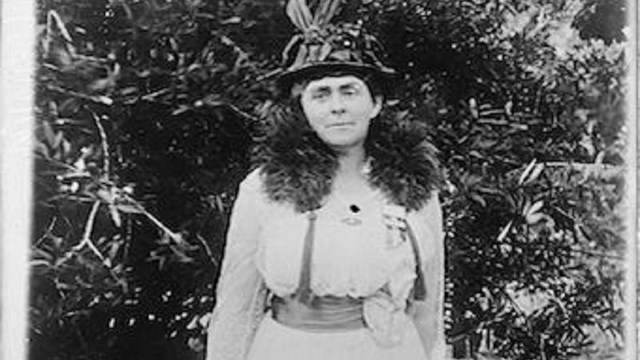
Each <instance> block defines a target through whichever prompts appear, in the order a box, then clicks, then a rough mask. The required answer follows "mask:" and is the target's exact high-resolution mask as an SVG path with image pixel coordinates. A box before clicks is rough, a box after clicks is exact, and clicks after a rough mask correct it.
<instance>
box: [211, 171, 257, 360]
mask: <svg viewBox="0 0 640 360" xmlns="http://www.w3.org/2000/svg"><path fill="white" fill-rule="evenodd" d="M260 196H261V195H260V181H259V174H258V173H257V171H254V172H253V173H251V174H249V176H248V177H247V178H246V179H245V180H244V181H243V182H242V183H241V184H240V189H239V191H238V196H237V198H236V201H235V203H234V205H233V209H232V212H231V219H230V224H229V230H228V232H227V242H226V246H225V253H224V260H223V263H222V270H221V273H220V278H219V280H218V286H217V291H216V296H217V300H216V306H215V308H214V310H213V314H212V317H211V322H210V325H209V334H208V340H207V360H242V359H244V358H245V356H246V353H247V351H248V349H249V346H250V345H251V341H252V340H253V335H254V332H255V329H256V327H257V325H258V322H259V321H260V320H261V318H262V315H263V313H264V302H265V298H266V288H265V286H264V284H263V281H262V278H261V276H260V274H259V273H258V270H257V268H256V265H255V254H256V250H257V236H258V233H259V231H260V227H261V225H260V224H261V222H260V211H261V210H260V202H261V199H260Z"/></svg>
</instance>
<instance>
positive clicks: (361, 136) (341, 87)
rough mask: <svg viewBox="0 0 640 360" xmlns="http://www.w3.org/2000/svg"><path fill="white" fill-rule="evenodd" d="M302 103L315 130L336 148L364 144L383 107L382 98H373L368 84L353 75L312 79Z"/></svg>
mask: <svg viewBox="0 0 640 360" xmlns="http://www.w3.org/2000/svg"><path fill="white" fill-rule="evenodd" d="M300 102H301V104H302V110H303V111H304V114H305V116H306V118H307V121H309V124H310V125H311V127H312V128H313V130H315V131H316V133H317V134H318V136H319V137H320V138H321V139H322V140H323V141H324V142H325V143H326V144H327V145H329V146H330V147H332V148H334V149H336V150H348V149H351V148H355V147H361V146H363V145H364V141H365V139H366V138H367V132H368V131H369V124H370V122H371V119H373V118H374V117H376V116H377V115H378V113H379V112H380V109H381V107H382V99H380V98H375V99H374V98H373V96H372V95H371V93H370V91H369V87H368V86H367V84H366V83H365V82H364V81H362V80H361V79H360V78H358V77H356V76H353V75H344V76H328V77H324V78H321V79H318V80H313V81H310V82H309V83H308V84H307V85H306V87H305V88H304V90H302V93H301V95H300Z"/></svg>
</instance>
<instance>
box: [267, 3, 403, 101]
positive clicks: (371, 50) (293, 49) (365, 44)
mask: <svg viewBox="0 0 640 360" xmlns="http://www.w3.org/2000/svg"><path fill="white" fill-rule="evenodd" d="M340 3H341V0H320V2H319V4H318V6H317V8H316V10H315V14H313V15H312V12H311V10H310V9H309V7H308V5H307V2H306V1H305V0H290V1H289V2H288V3H287V6H286V13H287V15H288V16H289V19H291V22H292V23H293V25H294V26H295V27H296V28H297V29H298V30H299V31H300V33H299V34H296V35H294V36H293V38H292V39H291V40H290V41H289V43H288V44H287V46H286V47H285V49H284V51H283V53H282V58H283V67H282V68H281V69H279V70H277V71H276V72H275V73H273V74H270V75H271V76H276V77H277V78H276V85H277V87H278V88H279V89H280V90H282V91H284V92H285V93H286V92H287V91H288V90H289V89H290V88H291V85H292V84H293V83H295V82H296V81H297V80H299V79H301V78H305V77H308V76H310V75H312V74H316V73H318V72H324V71H336V70H337V71H347V72H354V73H356V74H363V75H364V74H372V75H374V76H376V77H377V79H378V80H379V82H380V83H381V85H382V87H383V90H384V91H385V93H386V94H387V95H388V94H389V93H390V89H391V87H392V83H393V81H394V79H395V76H396V72H395V70H393V69H392V68H390V67H387V66H386V65H384V64H383V63H382V61H381V60H380V57H381V55H382V54H383V53H384V52H383V49H382V46H381V45H380V43H379V42H378V41H377V39H376V38H375V37H374V36H373V35H371V34H368V33H367V32H366V31H365V30H364V29H363V28H362V26H361V24H353V23H342V24H332V23H331V20H332V19H333V18H334V16H335V15H336V14H337V13H338V10H339V8H340Z"/></svg>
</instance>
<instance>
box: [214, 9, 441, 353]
mask: <svg viewBox="0 0 640 360" xmlns="http://www.w3.org/2000/svg"><path fill="white" fill-rule="evenodd" d="M338 3H339V1H325V2H321V3H320V4H319V5H318V8H317V10H316V14H315V16H314V17H313V18H311V15H310V14H311V12H310V11H309V9H308V8H306V5H305V4H304V1H300V0H292V1H290V2H289V4H288V6H287V13H288V14H289V17H290V18H291V19H292V21H293V22H294V24H295V25H296V26H297V27H298V28H300V29H301V30H302V31H303V34H302V35H301V36H297V37H295V38H294V39H293V40H292V42H291V44H290V45H289V46H287V49H286V50H285V61H287V59H288V62H289V64H288V66H287V67H286V70H284V71H283V72H282V73H280V74H278V79H277V85H278V87H279V89H280V90H281V92H282V93H283V94H284V98H285V99H281V100H279V101H277V102H276V103H275V104H274V105H273V106H272V107H271V111H270V113H269V119H270V121H271V123H270V125H271V128H270V129H269V131H268V132H267V135H266V137H265V141H264V142H263V143H262V144H261V146H260V151H259V155H260V156H259V163H258V164H259V166H258V168H257V169H256V170H254V171H253V172H252V173H251V174H249V175H248V177H247V178H246V179H245V180H244V181H243V182H242V183H241V185H240V189H239V193H238V197H237V199H236V202H235V204H234V208H233V211H232V215H231V221H230V227H229V230H228V234H227V245H226V249H225V257H224V263H223V266H222V272H221V275H220V280H219V284H218V289H217V303H216V308H215V309H214V312H213V316H212V321H211V325H210V330H209V340H208V351H207V358H208V359H209V360H222V359H237V360H241V359H250V360H254V359H265V360H270V359H274V360H275V359H279V360H287V359H306V360H313V359H319V360H320V359H322V360H327V359H344V360H358V359H363V360H364V359H367V360H376V359H379V360H382V359H405V360H413V359H415V360H418V359H420V360H422V359H430V360H431V359H438V360H439V359H442V358H443V357H444V330H443V328H444V327H443V317H442V304H443V281H444V275H443V273H444V271H443V267H444V260H443V258H444V254H443V251H444V250H443V232H442V217H441V212H440V206H439V203H438V198H437V194H436V193H435V192H436V188H437V186H438V184H439V181H440V176H439V173H438V171H437V165H436V162H435V158H434V156H433V151H432V150H431V148H430V147H429V146H428V144H426V143H425V141H424V137H423V134H422V132H421V131H418V130H419V129H418V128H416V127H415V126H411V125H409V124H410V123H408V122H406V121H403V120H402V119H400V120H398V119H393V118H390V117H389V116H388V115H386V114H385V112H384V109H383V107H384V103H385V97H386V96H388V94H389V91H390V88H391V78H392V76H393V75H394V72H393V70H391V69H389V68H387V67H385V66H384V65H382V63H381V62H380V61H379V60H378V57H377V55H376V51H377V48H376V47H375V42H374V41H373V40H374V39H373V38H372V37H370V36H368V35H366V34H364V33H363V32H362V31H361V29H358V28H357V27H354V26H353V25H350V24H342V25H339V26H334V25H331V24H330V23H329V22H330V20H331V18H332V16H333V14H334V13H335V12H336V11H337V4H338ZM291 55H293V56H291Z"/></svg>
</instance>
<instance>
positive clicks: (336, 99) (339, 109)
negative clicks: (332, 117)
mask: <svg viewBox="0 0 640 360" xmlns="http://www.w3.org/2000/svg"><path fill="white" fill-rule="evenodd" d="M330 106H331V112H332V113H343V112H345V110H346V108H345V104H344V99H343V98H342V96H341V95H340V94H333V95H332V96H331V103H330Z"/></svg>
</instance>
